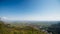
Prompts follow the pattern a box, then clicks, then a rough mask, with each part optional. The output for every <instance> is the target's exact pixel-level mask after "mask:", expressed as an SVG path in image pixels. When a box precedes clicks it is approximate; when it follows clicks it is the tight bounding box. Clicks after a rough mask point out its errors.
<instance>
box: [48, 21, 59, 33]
mask: <svg viewBox="0 0 60 34" xmlns="http://www.w3.org/2000/svg"><path fill="white" fill-rule="evenodd" d="M48 32H52V34H60V22H58V23H57V24H52V25H51V26H49V27H48Z"/></svg>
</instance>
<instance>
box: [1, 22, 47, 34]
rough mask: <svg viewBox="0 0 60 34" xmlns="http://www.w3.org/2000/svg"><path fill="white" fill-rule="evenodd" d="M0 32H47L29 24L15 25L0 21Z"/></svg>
mask: <svg viewBox="0 0 60 34" xmlns="http://www.w3.org/2000/svg"><path fill="white" fill-rule="evenodd" d="M0 34H47V32H43V31H41V30H38V29H35V28H33V27H31V26H25V27H22V28H21V27H15V26H11V25H10V24H5V23H4V22H2V21H0Z"/></svg>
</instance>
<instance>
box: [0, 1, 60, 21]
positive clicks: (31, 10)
mask: <svg viewBox="0 0 60 34" xmlns="http://www.w3.org/2000/svg"><path fill="white" fill-rule="evenodd" d="M0 17H2V18H3V19H6V20H32V21H58V20H59V21H60V0H0Z"/></svg>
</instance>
